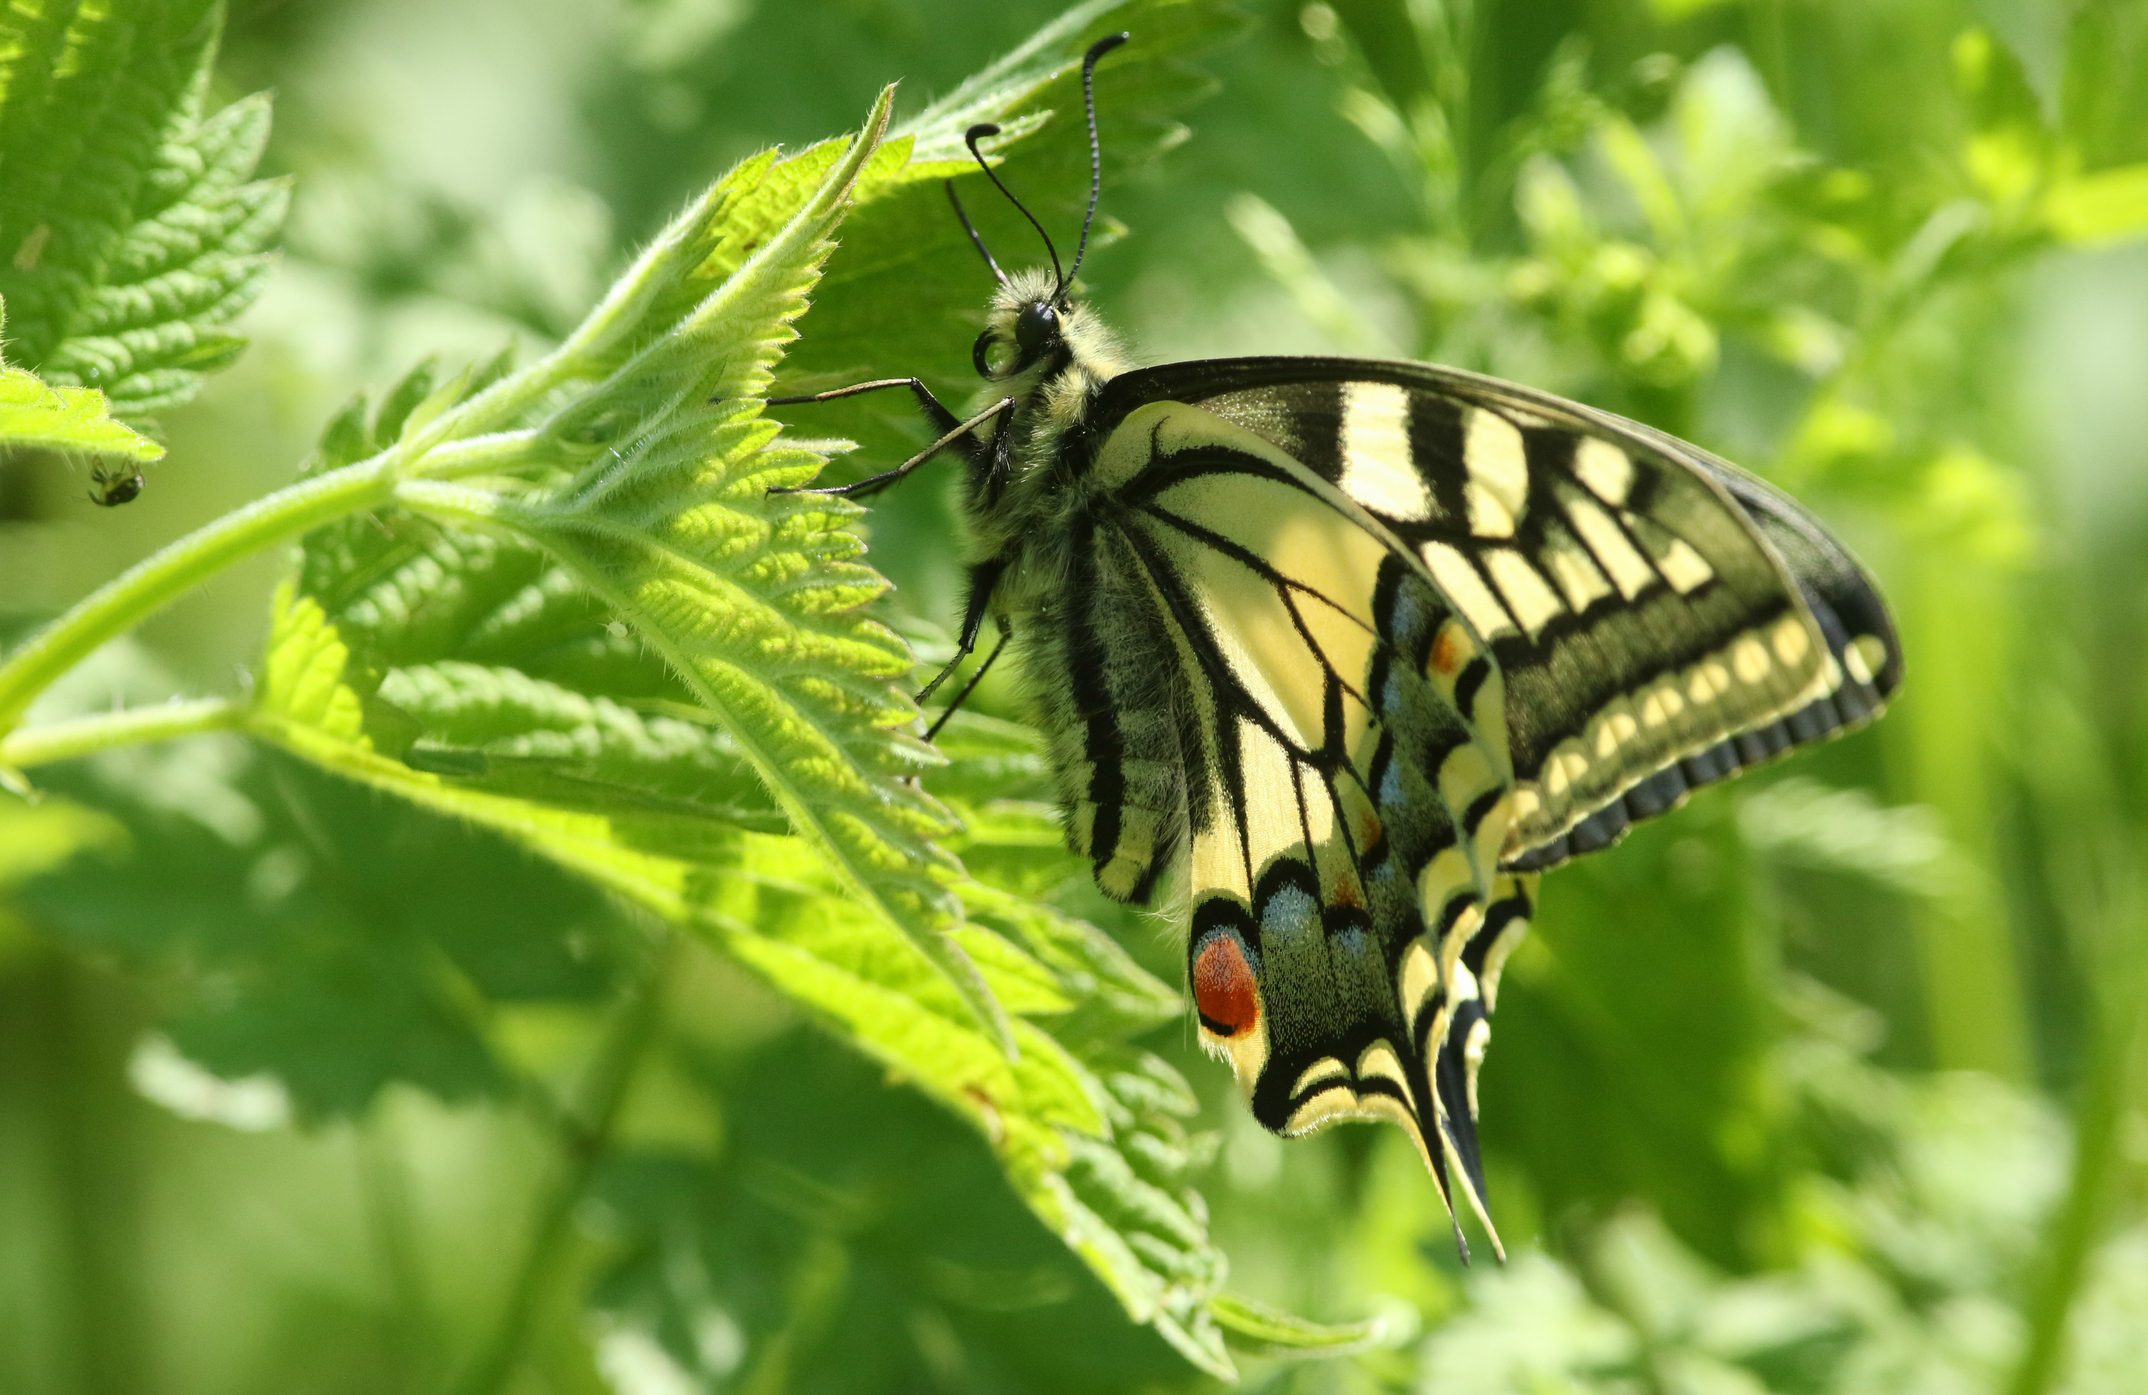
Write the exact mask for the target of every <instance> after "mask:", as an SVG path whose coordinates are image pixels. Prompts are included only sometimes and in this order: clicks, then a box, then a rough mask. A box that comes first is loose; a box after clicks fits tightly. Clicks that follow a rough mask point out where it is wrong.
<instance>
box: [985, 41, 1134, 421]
mask: <svg viewBox="0 0 2148 1395" xmlns="http://www.w3.org/2000/svg"><path fill="white" fill-rule="evenodd" d="M1125 42H1126V35H1124V34H1112V35H1108V36H1106V37H1104V38H1102V39H1099V40H1097V42H1095V43H1094V44H1092V45H1090V46H1089V51H1088V52H1087V53H1086V54H1084V55H1083V56H1082V63H1081V86H1082V105H1083V109H1084V110H1085V112H1086V113H1087V115H1088V121H1089V210H1088V212H1087V213H1086V214H1085V215H1084V216H1083V218H1082V224H1081V239H1080V241H1079V242H1077V243H1076V244H1075V248H1074V262H1073V265H1072V266H1062V265H1061V264H1060V261H1059V249H1058V247H1057V246H1055V245H1054V244H1053V242H1052V235H1051V234H1050V233H1048V232H1046V231H1045V230H1044V224H1042V223H1041V222H1039V221H1038V220H1037V215H1035V214H1034V213H1031V212H1030V211H1029V209H1028V207H1027V206H1025V205H1024V204H1023V203H1022V201H1021V200H1020V199H1018V198H1016V197H1015V196H1014V191H1013V190H1012V189H1009V188H1008V187H1007V184H1006V181H1004V180H1002V179H1001V178H1000V177H999V172H998V171H997V170H995V169H993V168H992V165H991V162H990V161H988V160H986V159H985V156H984V152H983V151H982V150H980V149H978V148H977V143H978V142H979V141H980V140H983V139H984V138H985V137H987V136H996V135H998V134H999V129H1000V128H999V127H998V126H997V125H995V124H994V123H992V122H989V121H984V122H979V123H978V124H977V125H975V126H972V127H970V128H969V130H968V131H967V132H966V133H964V135H963V141H964V143H965V144H967V145H968V146H969V149H970V154H971V155H973V156H975V157H976V160H977V165H978V168H980V169H982V170H983V171H984V174H985V178H987V179H989V180H991V181H992V184H993V186H994V187H995V188H997V189H998V190H999V191H1000V193H1002V194H1004V195H1006V198H1007V201H1008V202H1009V203H1011V204H1013V205H1014V207H1015V209H1016V211H1018V212H1019V213H1020V214H1021V215H1022V216H1023V217H1024V218H1026V219H1028V220H1029V225H1030V226H1031V227H1033V228H1035V229H1036V230H1037V236H1038V237H1040V238H1042V239H1043V240H1044V250H1045V253H1046V254H1047V255H1048V256H1049V257H1050V258H1051V263H1052V265H1051V270H1050V271H1046V270H1044V269H1043V268H1041V267H1038V268H1035V269H1033V270H1029V271H1020V272H1016V273H1015V274H1014V275H1012V276H1009V275H1008V274H1007V273H1006V272H1004V271H1002V270H1001V269H1000V265H999V262H998V261H997V260H996V259H995V258H994V257H993V256H992V253H991V250H990V249H989V248H987V247H986V246H985V243H984V238H983V237H982V236H981V235H980V234H979V233H978V231H977V227H976V225H975V224H973V223H972V222H970V219H969V215H968V214H967V213H965V212H963V210H962V200H961V199H960V198H959V197H958V196H957V195H956V193H955V186H954V182H953V181H952V180H950V181H949V182H948V185H947V199H948V202H949V203H951V204H952V205H953V206H954V210H955V217H956V218H958V219H959V220H961V223H962V230H963V231H964V232H966V233H968V234H969V236H970V241H971V242H972V243H974V244H975V245H976V247H977V252H978V255H980V256H982V257H983V258H984V261H985V265H986V266H988V267H990V268H991V269H992V276H993V278H994V279H995V280H997V281H998V282H999V289H998V291H997V292H996V293H995V294H994V295H993V297H992V305H991V309H990V311H989V313H988V315H987V317H986V322H985V329H984V333H982V334H980V335H978V336H977V343H976V346H975V348H974V349H972V351H971V360H972V362H974V363H975V364H976V365H977V372H978V375H979V376H980V377H983V378H988V379H992V380H994V381H1002V380H1005V379H1008V378H1014V377H1017V376H1020V375H1021V374H1024V373H1027V372H1029V371H1030V370H1032V369H1034V368H1036V367H1038V365H1040V364H1042V365H1047V375H1049V374H1051V373H1055V372H1057V371H1058V370H1059V369H1063V368H1064V367H1065V366H1066V365H1067V364H1068V363H1069V362H1080V361H1083V360H1085V359H1089V358H1092V357H1094V358H1102V357H1105V356H1107V352H1108V351H1107V343H1108V341H1107V339H1106V338H1105V336H1104V335H1103V333H1102V331H1101V329H1099V328H1097V327H1096V325H1095V322H1094V320H1093V319H1092V318H1091V317H1090V316H1088V315H1087V314H1086V313H1085V312H1084V311H1083V309H1082V307H1081V306H1079V305H1077V304H1076V303H1075V302H1074V301H1073V300H1071V299H1070V298H1069V297H1068V295H1067V288H1068V287H1069V286H1070V285H1071V284H1072V283H1073V280H1074V277H1075V275H1076V274H1077V273H1079V272H1080V271H1081V263H1082V258H1083V257H1084V256H1085V255H1087V253H1088V250H1089V229H1090V228H1091V227H1092V226H1093V225H1094V224H1095V222H1096V203H1097V197H1098V195H1099V194H1100V193H1102V191H1103V175H1104V166H1103V148H1102V146H1101V145H1100V144H1099V142H1098V139H1097V130H1096V65H1097V60H1099V59H1100V58H1102V57H1103V56H1104V55H1105V54H1107V53H1109V52H1111V50H1113V49H1115V48H1117V47H1118V46H1119V45H1120V44H1123V43H1125ZM1091 351H1093V352H1091Z"/></svg>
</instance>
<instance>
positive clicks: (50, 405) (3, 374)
mask: <svg viewBox="0 0 2148 1395" xmlns="http://www.w3.org/2000/svg"><path fill="white" fill-rule="evenodd" d="M21 447H42V448H44V449H46V450H58V451H79V452H81V453H82V454H84V455H102V456H116V457H119V458H121V459H124V460H135V461H149V460H156V459H158V458H160V457H161V456H162V455H163V454H164V447H162V446H160V445H158V444H157V443H156V442H155V441H152V440H150V439H149V438H148V437H147V436H144V435H142V434H141V433H140V432H138V431H135V430H133V429H131V428H130V427H128V426H126V425H124V424H122V423H120V422H117V421H114V420H113V419H112V410H111V404H110V403H108V402H107V401H105V396H104V394H103V393H101V392H99V391H97V389H95V388H78V387H53V386H51V385H50V384H48V383H45V382H42V381H40V380H39V379H38V377H37V375H36V374H34V373H29V372H25V371H24V370H23V369H20V368H9V367H8V366H7V365H5V364H4V363H0V451H4V450H9V449H14V448H21Z"/></svg>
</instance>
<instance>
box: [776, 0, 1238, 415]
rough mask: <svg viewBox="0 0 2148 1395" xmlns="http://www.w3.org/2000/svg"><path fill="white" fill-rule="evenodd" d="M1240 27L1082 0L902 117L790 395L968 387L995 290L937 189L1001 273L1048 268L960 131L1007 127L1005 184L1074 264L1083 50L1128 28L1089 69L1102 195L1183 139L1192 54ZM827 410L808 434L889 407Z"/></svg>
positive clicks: (1084, 188)
mask: <svg viewBox="0 0 2148 1395" xmlns="http://www.w3.org/2000/svg"><path fill="white" fill-rule="evenodd" d="M1241 26H1242V21H1241V19H1240V18H1239V17H1238V16H1237V15H1235V14H1234V13H1233V12H1232V11H1231V10H1229V9H1228V8H1226V7H1224V6H1220V5H1213V4H1207V3H1200V0H1088V2H1087V3H1084V4H1079V5H1074V6H1071V7H1069V8H1068V9H1067V10H1066V11H1065V12H1064V13H1063V14H1061V15H1059V16H1058V17H1057V18H1055V19H1054V20H1052V21H1051V22H1050V23H1048V24H1047V25H1045V26H1044V27H1043V28H1041V29H1039V30H1038V31H1037V32H1036V33H1035V34H1034V35H1032V36H1031V37H1030V38H1029V39H1028V40H1027V41H1025V42H1024V43H1022V44H1021V45H1019V46H1018V47H1016V48H1015V49H1014V50H1013V51H1012V52H1010V53H1008V54H1007V55H1006V56H1005V57H1003V58H1001V59H999V60H997V61H995V62H993V63H991V64H988V65H986V67H985V68H983V69H982V70H980V71H979V72H978V73H976V74H975V75H973V76H971V77H970V78H968V79H966V80H965V81H963V82H962V83H961V84H959V85H958V86H957V87H955V89H954V90H952V91H950V92H949V93H947V94H946V95H945V96H944V97H941V98H940V99H939V100H937V101H935V102H933V103H932V104H931V105H930V106H928V107H926V108H924V109H923V110H922V111H919V112H918V113H917V114H915V115H914V116H910V117H908V118H906V119H905V120H903V121H902V122H901V123H900V124H898V125H897V126H896V127H895V130H894V134H893V135H892V137H891V138H890V141H889V144H890V145H891V146H896V147H902V146H903V143H904V142H908V146H907V147H906V148H908V149H909V151H910V160H909V163H908V164H906V165H902V166H900V167H898V168H895V169H892V170H890V171H889V173H888V175H887V177H884V178H883V177H875V175H874V174H873V173H872V172H868V174H867V176H866V178H865V179H864V180H863V181H861V183H860V186H859V190H858V207H857V209H856V211H855V212H854V213H853V214H852V216H851V219H850V222H849V225H848V229H847V231H846V234H845V237H844V245H843V247H841V248H840V249H838V251H837V252H836V254H835V255H834V256H833V257H832V258H830V259H829V263H828V274H827V279H826V280H825V281H824V282H823V284H822V286H821V287H820V291H819V294H817V295H816V296H815V297H814V301H813V308H812V310H811V311H810V312H809V313H808V314H807V316H806V318H805V320H804V321H803V322H802V324H801V331H802V334H803V338H802V340H801V341H800V343H799V345H798V347H797V350H796V351H795V352H794V353H793V354H791V355H790V357H789V358H788V359H787V360H786V362H785V364H784V380H785V384H786V390H790V388H791V387H792V386H793V385H802V384H807V383H822V382H827V383H833V382H835V381H838V380H841V381H846V382H847V381H854V380H856V379H857V378H860V377H868V376H879V375H883V374H885V373H888V372H890V371H894V372H901V373H917V374H919V375H920V376H922V377H925V378H926V379H928V380H931V379H932V378H933V377H934V375H936V374H944V375H950V376H952V377H953V379H954V380H955V381H957V382H966V381H969V380H970V379H972V378H973V377H974V370H973V369H972V368H971V366H970V362H969V352H968V351H969V345H970V342H971V341H972V340H973V339H975V338H976V336H977V329H978V323H979V318H980V315H981V313H982V307H983V304H984V299H985V294H986V292H987V291H988V290H989V289H990V285H991V281H990V277H989V275H988V273H986V271H985V269H984V267H983V265H982V264H981V263H980V262H979V261H978V260H977V253H976V250H975V249H974V248H972V247H971V246H970V245H969V241H968V239H967V238H966V237H965V236H964V235H963V232H962V229H961V226H960V225H959V224H958V223H957V222H956V221H955V219H954V216H953V214H952V213H950V211H949V210H948V206H947V197H946V195H945V193H944V192H942V190H941V187H940V185H941V183H942V181H944V180H946V179H953V180H955V181H956V184H957V187H958V188H959V190H960V192H961V195H962V198H963V202H964V205H965V207H967V208H968V209H969V211H970V213H971V215H972V216H973V217H974V218H975V219H976V220H977V222H978V225H979V226H980V227H981V228H982V229H983V230H984V233H985V236H986V239H987V241H988V242H989V243H990V245H991V246H992V247H993V248H994V249H995V251H996V252H997V254H998V256H999V258H1000V260H1001V262H1002V263H1003V264H1005V265H1007V266H1009V267H1013V266H1017V265H1028V264H1032V263H1033V264H1037V265H1043V264H1044V262H1045V256H1044V249H1043V247H1042V246H1041V245H1039V244H1038V242H1037V238H1036V233H1035V232H1034V231H1033V230H1032V229H1031V228H1030V227H1029V225H1028V224H1027V223H1025V222H1022V221H1021V220H1020V218H1019V216H1018V215H1015V214H1014V213H1013V212H1012V211H1011V210H1009V209H1007V208H1006V207H1005V202H1004V200H1002V199H1001V198H1000V196H999V195H998V194H997V193H995V192H993V190H992V189H991V186H990V185H988V184H986V183H985V182H984V178H983V176H982V175H981V174H979V173H978V170H977V166H976V165H975V163H974V162H972V161H971V159H970V156H969V152H968V151H967V150H966V149H964V148H963V144H962V135H963V132H964V131H966V130H967V129H968V128H969V127H970V126H971V125H973V124H975V123H977V122H980V121H991V122H996V123H998V124H999V125H1000V126H1001V127H1002V134H1001V135H999V136H997V137H995V138H993V140H992V142H991V144H990V146H989V147H988V148H989V150H990V151H991V153H992V154H993V155H994V157H995V159H998V158H1002V157H1004V158H1005V159H1007V160H1011V161H1013V162H1014V163H1013V164H1011V165H1008V166H1006V167H1005V169H1004V174H1005V177H1006V178H1007V179H1009V180H1010V181H1011V182H1012V183H1013V184H1014V186H1015V188H1017V189H1018V190H1019V191H1020V192H1021V194H1022V196H1023V199H1024V200H1025V201H1026V202H1027V203H1028V204H1029V205H1030V207H1031V208H1032V210H1033V211H1034V212H1035V213H1036V215H1037V216H1038V217H1039V218H1040V219H1042V220H1043V221H1044V223H1045V226H1047V227H1049V228H1051V229H1053V230H1054V235H1055V236H1056V237H1058V239H1059V241H1060V242H1061V243H1062V244H1063V245H1062V246H1061V247H1060V256H1061V258H1062V259H1065V258H1071V257H1072V256H1073V254H1074V253H1073V247H1072V245H1071V243H1072V237H1073V229H1075V228H1078V227H1079V225H1080V221H1081V216H1082V210H1083V206H1084V204H1085V202H1086V200H1087V196H1088V193H1089V147H1088V135H1087V132H1086V130H1085V129H1084V128H1083V125H1082V119H1081V78H1080V59H1081V54H1082V52H1083V50H1084V49H1086V48H1087V47H1088V45H1089V44H1091V43H1093V42H1094V41H1095V40H1097V39H1098V38H1101V37H1102V36H1104V35H1106V34H1110V33H1115V32H1118V31H1121V30H1125V31H1127V32H1130V33H1131V34H1132V35H1133V42H1131V43H1129V44H1127V45H1125V46H1124V47H1122V48H1119V49H1116V50H1114V51H1113V52H1112V53H1111V55H1110V56H1109V57H1107V58H1106V59H1105V60H1104V61H1103V63H1102V64H1100V65H1099V66H1098V68H1097V71H1096V92H1097V108H1098V112H1099V121H1100V123H1101V135H1102V142H1103V152H1104V181H1105V188H1106V190H1107V191H1108V190H1110V189H1112V188H1114V187H1118V186H1119V185H1120V183H1121V181H1122V180H1123V179H1125V178H1126V177H1127V176H1128V175H1129V174H1130V173H1131V172H1132V171H1135V170H1138V169H1140V168H1141V167H1142V166H1143V165H1144V164H1145V163H1148V162H1149V161H1151V160H1152V159H1153V158H1154V157H1155V155H1156V154H1157V153H1158V152H1159V151H1161V150H1163V149H1166V148H1168V147H1170V146H1172V145H1174V144H1177V143H1178V142H1179V141H1181V140H1183V139H1184V138H1185V134H1186V133H1185V128H1184V127H1183V125H1182V124H1180V118H1181V117H1182V116H1183V114H1184V113H1185V112H1186V111H1187V109H1189V108H1190V107H1192V106H1193V105H1194V104H1196V103H1198V102H1200V101H1202V100H1204V99H1205V98H1206V97H1207V96H1208V95H1209V94H1210V93H1211V92H1213V91H1214V90H1215V82H1214V80H1213V79H1212V78H1211V77H1209V76H1208V75H1207V74H1206V73H1204V72H1202V71H1201V70H1199V69H1198V68H1196V67H1195V66H1194V65H1193V62H1192V60H1193V59H1194V58H1195V57H1197V56H1198V55H1200V54H1201V53H1202V52H1204V51H1206V50H1208V49H1210V48H1213V47H1214V46H1216V45H1217V44H1219V43H1221V42H1223V41H1224V40H1225V39H1227V38H1228V37H1230V36H1231V35H1233V34H1235V33H1236V32H1237V31H1238V30H1239V29H1240V28H1241ZM1109 214H1110V209H1109V207H1108V202H1107V207H1106V208H1105V210H1104V212H1103V214H1102V215H1101V218H1100V222H1099V225H1098V233H1099V235H1100V236H1101V237H1102V239H1103V240H1106V241H1108V240H1109V238H1110V235H1111V231H1112V229H1111V223H1110V217H1109ZM826 407H827V409H828V410H827V414H826V415H825V416H815V417H814V418H813V425H814V428H815V429H816V430H819V429H822V423H823V422H824V421H827V422H834V423H838V424H841V425H842V426H844V427H845V428H846V429H849V428H850V427H851V426H852V424H853V423H857V422H861V421H867V420H872V419H874V418H875V417H876V414H877V415H878V416H885V415H886V412H887V404H873V403H864V402H861V403H858V404H854V405H853V404H833V403H831V404H826ZM816 410H820V409H816Z"/></svg>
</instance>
